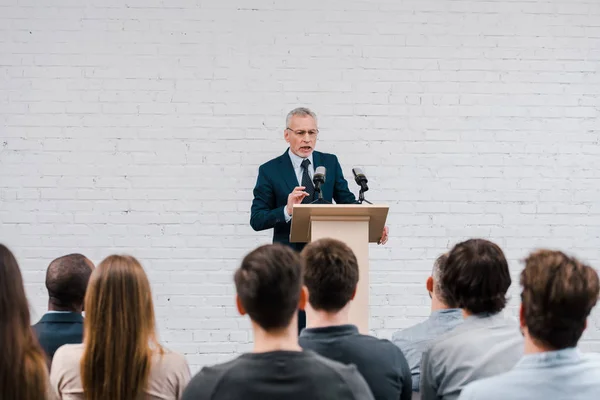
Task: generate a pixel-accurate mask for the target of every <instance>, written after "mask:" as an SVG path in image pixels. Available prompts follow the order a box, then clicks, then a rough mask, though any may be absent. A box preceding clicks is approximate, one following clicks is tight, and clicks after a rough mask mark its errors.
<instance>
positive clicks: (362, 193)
mask: <svg viewBox="0 0 600 400" xmlns="http://www.w3.org/2000/svg"><path fill="white" fill-rule="evenodd" d="M363 201H364V202H365V203H369V204H371V205H372V204H373V203H371V202H370V201H369V200H367V199H365V190H363V188H362V187H361V188H360V190H359V192H358V204H362V203H363Z"/></svg>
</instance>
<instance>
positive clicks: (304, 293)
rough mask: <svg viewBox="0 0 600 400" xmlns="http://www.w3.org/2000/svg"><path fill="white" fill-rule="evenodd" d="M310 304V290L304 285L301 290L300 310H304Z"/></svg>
mask: <svg viewBox="0 0 600 400" xmlns="http://www.w3.org/2000/svg"><path fill="white" fill-rule="evenodd" d="M307 302H308V288H307V287H306V286H304V285H302V288H301V289H300V298H299V299H298V310H304V309H305V308H306V303H307Z"/></svg>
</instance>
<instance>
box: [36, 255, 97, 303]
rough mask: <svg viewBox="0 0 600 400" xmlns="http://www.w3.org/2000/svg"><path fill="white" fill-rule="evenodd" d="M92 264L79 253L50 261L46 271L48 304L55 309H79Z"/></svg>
mask: <svg viewBox="0 0 600 400" xmlns="http://www.w3.org/2000/svg"><path fill="white" fill-rule="evenodd" d="M93 268H94V265H93V264H92V262H91V261H90V260H88V259H87V258H86V257H85V256H83V255H81V254H69V255H66V256H63V257H59V258H57V259H56V260H54V261H52V262H51V263H50V265H49V266H48V270H47V271H46V289H48V296H49V301H50V306H51V307H52V308H53V309H54V310H57V311H81V309H82V308H83V300H84V298H85V291H86V289H87V285H88V281H89V279H90V275H91V274H92V270H93Z"/></svg>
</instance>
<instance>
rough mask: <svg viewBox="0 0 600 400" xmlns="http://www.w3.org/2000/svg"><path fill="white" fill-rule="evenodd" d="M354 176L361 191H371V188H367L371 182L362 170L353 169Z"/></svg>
mask: <svg viewBox="0 0 600 400" xmlns="http://www.w3.org/2000/svg"><path fill="white" fill-rule="evenodd" d="M352 174H354V180H355V181H356V184H357V185H358V186H360V190H361V191H363V192H366V191H367V190H369V186H367V182H369V180H368V179H367V177H366V175H365V174H364V172H363V171H362V169H360V168H352Z"/></svg>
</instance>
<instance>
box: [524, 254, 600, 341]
mask: <svg viewBox="0 0 600 400" xmlns="http://www.w3.org/2000/svg"><path fill="white" fill-rule="evenodd" d="M521 286H522V287H523V292H522V293H521V302H522V310H523V311H522V317H523V319H524V322H525V325H526V326H527V331H528V332H529V335H530V336H531V338H532V339H533V340H534V341H537V342H539V343H537V344H540V345H543V346H545V347H548V348H551V349H555V350H558V349H564V348H567V347H575V346H576V345H577V342H578V341H579V339H580V338H581V335H582V334H583V331H584V329H585V326H586V320H587V317H588V316H589V315H590V312H591V310H592V308H593V307H594V306H595V305H596V302H597V301H598V294H599V291H600V284H599V281H598V274H597V273H596V271H595V270H594V269H593V268H592V267H589V266H587V265H585V264H582V263H581V262H579V261H578V260H576V259H575V258H572V257H569V256H567V255H565V254H564V253H561V252H559V251H550V250H539V251H537V252H534V253H532V254H530V255H529V256H528V257H527V259H525V269H524V270H523V272H521Z"/></svg>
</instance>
